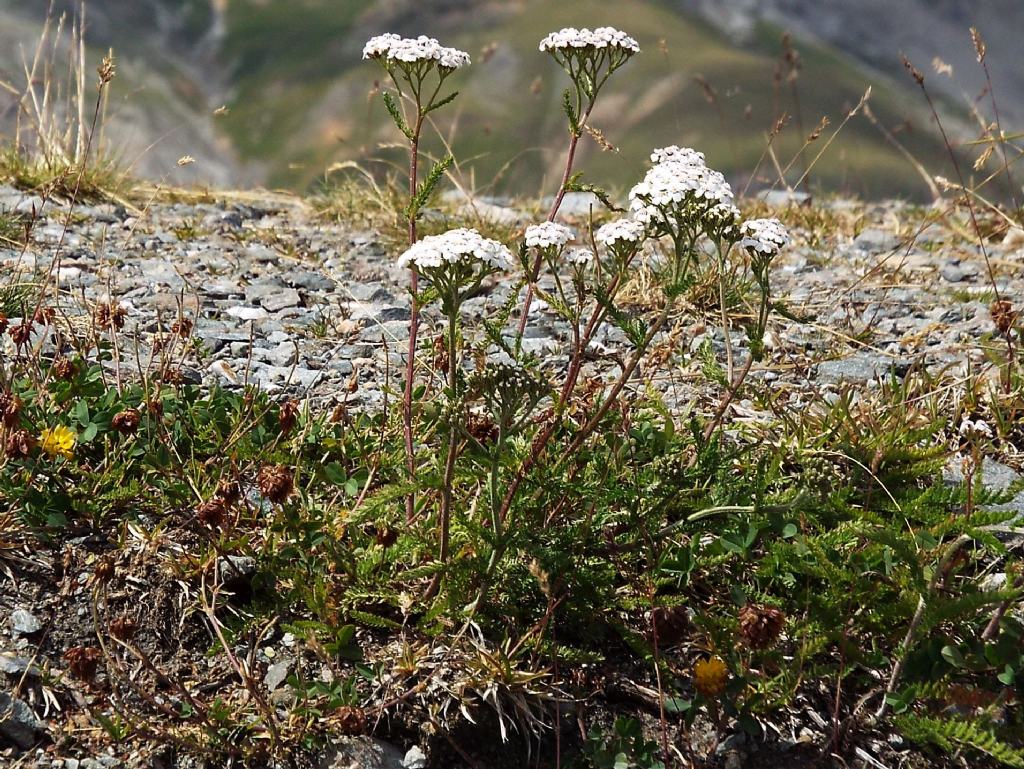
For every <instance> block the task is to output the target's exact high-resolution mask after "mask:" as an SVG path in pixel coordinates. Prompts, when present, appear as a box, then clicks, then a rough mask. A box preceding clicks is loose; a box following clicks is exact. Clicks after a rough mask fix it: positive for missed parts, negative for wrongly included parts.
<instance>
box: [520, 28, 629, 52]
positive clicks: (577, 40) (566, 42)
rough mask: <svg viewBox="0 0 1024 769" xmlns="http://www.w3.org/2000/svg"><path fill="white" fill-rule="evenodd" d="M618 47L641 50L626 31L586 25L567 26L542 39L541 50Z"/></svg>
mask: <svg viewBox="0 0 1024 769" xmlns="http://www.w3.org/2000/svg"><path fill="white" fill-rule="evenodd" d="M606 48H616V49H619V50H620V51H623V52H625V53H627V55H632V54H634V53H639V52H640V44H639V43H637V41H636V40H634V39H633V38H631V37H630V36H629V35H627V34H626V33H625V32H623V31H621V30H618V29H615V28H614V27H598V28H597V29H595V30H589V29H587V28H586V27H584V28H583V29H576V28H575V27H566V28H565V29H561V30H559V31H558V32H552V33H551V34H550V35H548V36H547V37H545V38H544V39H543V40H541V41H540V50H542V51H546V52H548V53H555V52H559V53H571V52H574V51H581V50H597V49H606Z"/></svg>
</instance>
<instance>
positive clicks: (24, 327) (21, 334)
mask: <svg viewBox="0 0 1024 769" xmlns="http://www.w3.org/2000/svg"><path fill="white" fill-rule="evenodd" d="M7 333H8V334H10V335H11V340H12V341H13V342H14V344H16V345H17V346H18V347H21V346H22V345H23V344H25V343H26V342H28V340H29V338H30V337H31V336H32V321H30V320H26V321H22V322H21V324H20V325H17V326H11V327H10V328H9V329H8V330H7Z"/></svg>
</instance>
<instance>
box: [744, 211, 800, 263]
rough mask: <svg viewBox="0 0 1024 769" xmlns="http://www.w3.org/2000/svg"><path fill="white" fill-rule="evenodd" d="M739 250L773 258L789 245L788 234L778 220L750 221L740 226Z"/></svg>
mask: <svg viewBox="0 0 1024 769" xmlns="http://www.w3.org/2000/svg"><path fill="white" fill-rule="evenodd" d="M740 235H741V240H740V248H747V249H750V250H752V251H756V252H757V253H758V254H762V255H764V256H775V255H776V254H778V253H779V252H780V251H782V249H784V248H785V247H786V246H788V245H789V232H788V231H787V230H786V226H785V225H784V224H783V223H782V222H780V221H779V220H778V219H751V220H750V221H748V222H743V224H742V225H741V226H740Z"/></svg>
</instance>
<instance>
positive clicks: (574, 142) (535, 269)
mask: <svg viewBox="0 0 1024 769" xmlns="http://www.w3.org/2000/svg"><path fill="white" fill-rule="evenodd" d="M593 108H594V103H593V102H591V103H590V106H588V107H587V111H586V112H584V113H583V117H582V118H581V119H580V122H579V127H578V128H577V130H575V131H573V132H572V133H571V134H570V138H569V152H568V154H567V155H566V158H565V169H564V170H563V171H562V182H561V184H559V185H558V194H557V195H555V202H554V203H552V204H551V210H550V211H549V212H548V218H547V221H549V222H553V221H554V220H555V217H556V216H557V215H558V209H559V208H561V206H562V201H563V200H564V199H565V193H566V192H567V190H566V187H567V186H568V184H569V179H571V178H572V167H573V163H575V161H576V148H577V147H578V146H579V143H580V136H582V135H583V126H584V125H586V123H587V119H588V118H589V117H590V111H591V110H592V109H593ZM540 263H541V254H537V257H536V258H535V259H534V260H533V265H532V266H531V267H530V274H529V275H527V279H528V282H527V284H526V296H525V297H524V298H523V314H522V317H520V318H519V331H518V334H517V336H516V339H522V338H523V334H525V333H526V320H527V318H528V317H529V315H530V305H531V304H532V303H533V284H534V283H536V282H537V274H538V273H539V272H540Z"/></svg>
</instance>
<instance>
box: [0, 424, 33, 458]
mask: <svg viewBox="0 0 1024 769" xmlns="http://www.w3.org/2000/svg"><path fill="white" fill-rule="evenodd" d="M35 449H36V439H35V438H33V437H32V435H31V433H29V431H28V430H18V431H16V432H13V433H11V434H10V435H8V436H7V443H6V445H5V446H4V451H5V452H6V454H7V456H8V457H9V458H10V459H26V458H28V457H30V456H32V452H33V451H35Z"/></svg>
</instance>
